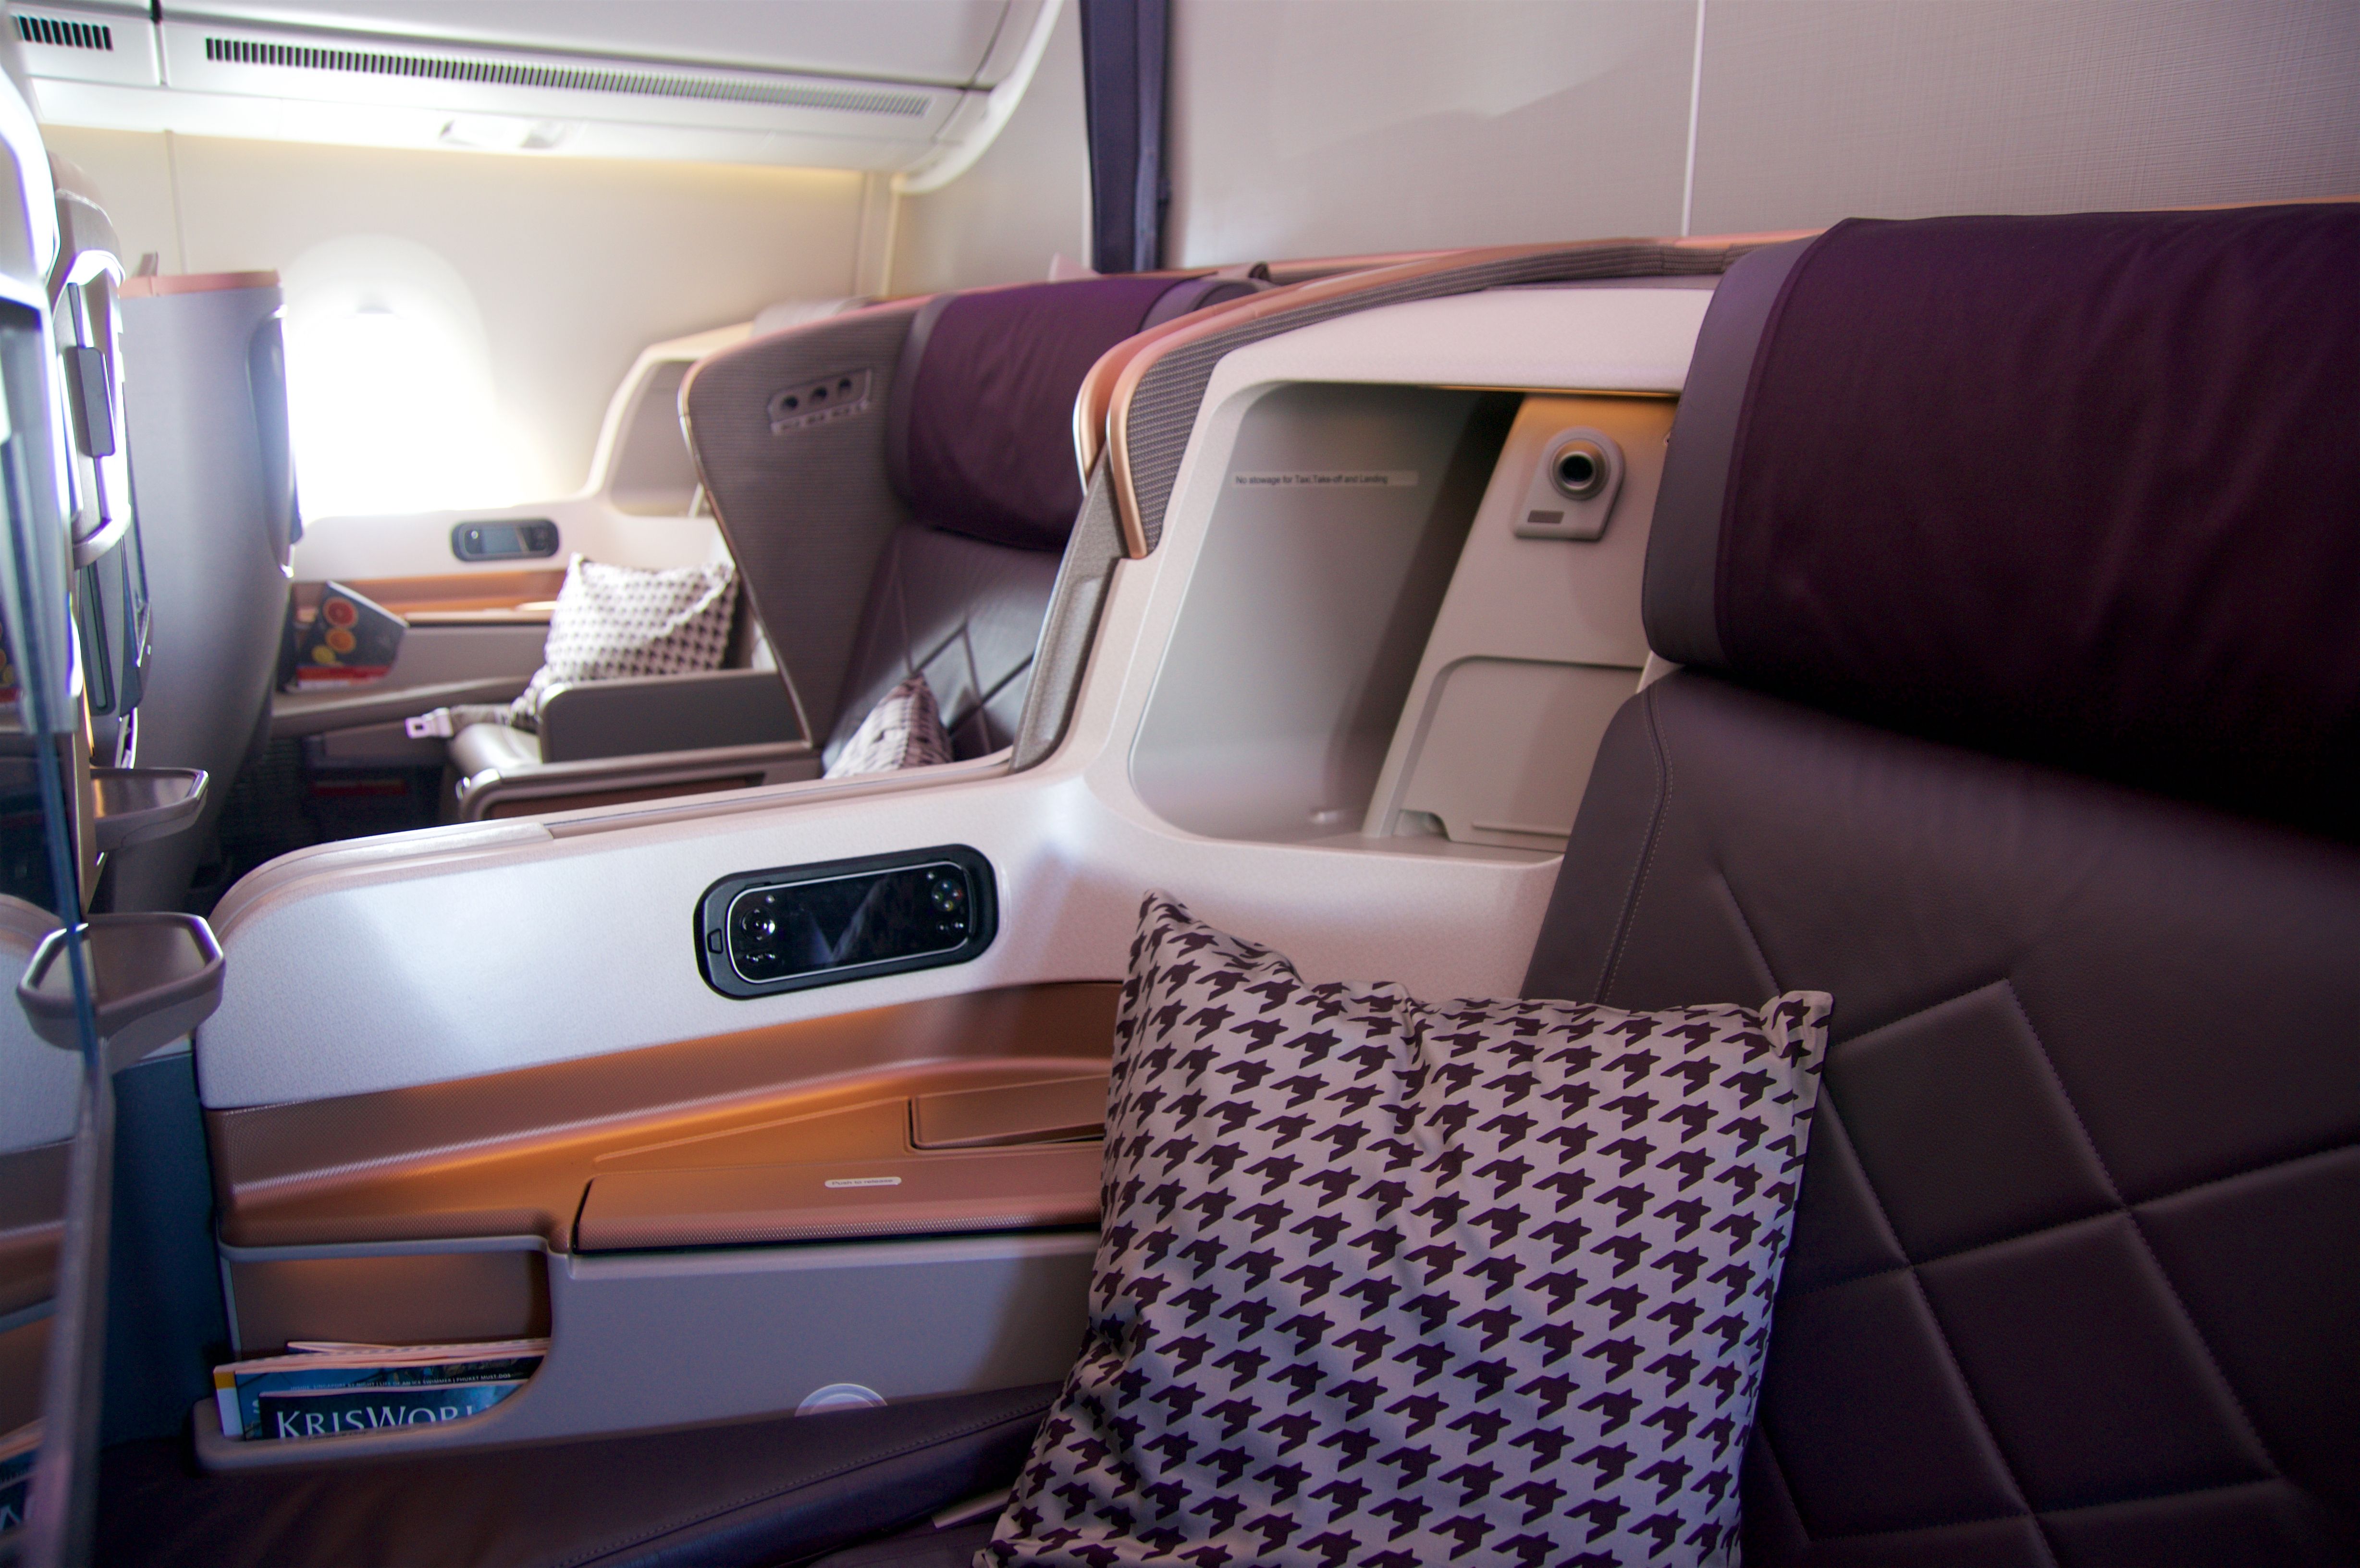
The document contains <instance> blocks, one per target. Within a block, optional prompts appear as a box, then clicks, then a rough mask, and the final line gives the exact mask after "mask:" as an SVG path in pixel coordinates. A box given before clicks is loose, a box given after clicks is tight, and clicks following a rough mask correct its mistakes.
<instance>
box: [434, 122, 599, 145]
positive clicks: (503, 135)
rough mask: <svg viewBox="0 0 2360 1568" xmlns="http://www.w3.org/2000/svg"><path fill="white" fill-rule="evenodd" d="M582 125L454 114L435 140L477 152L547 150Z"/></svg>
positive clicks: (444, 123)
mask: <svg viewBox="0 0 2360 1568" xmlns="http://www.w3.org/2000/svg"><path fill="white" fill-rule="evenodd" d="M578 129H580V127H579V126H577V125H574V124H572V123H571V122H569V121H565V120H519V119H517V118H515V117H514V116H512V115H508V114H454V115H453V116H452V117H451V118H450V119H448V120H445V121H443V129H442V130H441V131H439V132H437V133H436V135H435V137H434V139H435V140H436V141H439V142H441V143H443V145H444V146H445V147H468V148H472V149H473V150H475V151H477V152H547V151H548V150H549V149H550V148H552V147H557V146H559V145H560V144H562V143H563V142H564V141H565V140H566V138H568V137H569V136H573V135H574V132H575V131H576V130H578Z"/></svg>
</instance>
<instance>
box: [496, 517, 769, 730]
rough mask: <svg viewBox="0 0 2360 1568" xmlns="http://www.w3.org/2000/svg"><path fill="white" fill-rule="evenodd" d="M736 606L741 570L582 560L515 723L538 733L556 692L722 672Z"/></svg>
mask: <svg viewBox="0 0 2360 1568" xmlns="http://www.w3.org/2000/svg"><path fill="white" fill-rule="evenodd" d="M736 608H737V568H736V567H735V566H733V565H732V564H731V563H729V562H728V561H716V562H713V563H711V564H708V565H705V566H683V567H676V568H673V569H672V570H670V571H665V572H650V571H647V570H646V569H644V568H641V567H637V566H615V565H612V564H610V563H608V562H606V561H592V560H589V559H588V558H587V557H585V556H579V555H577V556H575V557H574V560H573V561H571V562H570V563H569V564H568V565H567V566H566V568H565V585H564V586H563V587H562V588H560V589H559V590H558V591H557V605H556V608H554V609H553V610H552V611H551V612H550V615H549V640H548V641H547V642H546V643H544V644H542V645H541V668H540V669H539V670H536V671H535V672H534V673H533V677H532V680H531V681H530V682H529V683H528V684H527V685H526V687H525V689H524V694H523V695H521V696H519V698H518V699H517V700H516V701H515V702H513V703H512V704H510V706H509V708H508V723H509V724H514V725H515V726H516V727H517V728H519V729H523V730H530V729H534V728H537V727H538V726H539V724H540V721H541V697H542V695H543V694H544V693H546V692H547V691H549V690H550V688H552V687H553V686H571V685H574V684H575V683H576V682H579V681H612V680H615V679H617V678H619V677H622V676H626V675H686V674H688V673H690V672H691V671H694V670H718V669H719V668H721V659H722V656H723V655H724V654H726V653H727V651H728V648H729V621H730V615H731V612H732V611H733V610H735V609H736Z"/></svg>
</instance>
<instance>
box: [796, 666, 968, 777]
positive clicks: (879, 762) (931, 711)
mask: <svg viewBox="0 0 2360 1568" xmlns="http://www.w3.org/2000/svg"><path fill="white" fill-rule="evenodd" d="M950 759H951V737H950V736H949V735H946V734H945V733H944V731H943V715H942V712H941V710H940V709H938V708H936V707H935V706H934V688H933V687H931V686H928V685H927V684H926V678H925V677H924V676H923V675H912V676H911V677H910V678H909V679H908V680H907V681H902V682H901V684H900V685H899V686H896V687H894V688H893V690H891V691H888V692H886V693H885V695H883V696H882V697H880V698H879V699H878V700H877V705H876V706H875V707H873V708H871V709H869V716H868V717H867V718H865V719H863V720H861V721H860V727H859V728H858V729H857V730H855V731H853V732H852V738H851V739H850V740H847V741H846V742H845V743H844V749H843V750H842V751H839V752H837V753H836V760H835V761H834V762H831V763H829V764H828V768H827V772H826V774H825V776H824V777H826V778H829V779H849V778H851V777H852V776H853V775H854V774H856V773H894V772H898V771H900V770H901V769H902V768H932V767H933V766H934V764H935V763H937V762H948V761H949V760H950Z"/></svg>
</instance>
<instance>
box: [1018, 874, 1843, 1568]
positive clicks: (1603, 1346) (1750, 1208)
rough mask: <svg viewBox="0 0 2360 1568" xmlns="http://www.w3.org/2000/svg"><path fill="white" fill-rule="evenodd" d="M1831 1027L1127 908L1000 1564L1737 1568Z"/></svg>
mask: <svg viewBox="0 0 2360 1568" xmlns="http://www.w3.org/2000/svg"><path fill="white" fill-rule="evenodd" d="M1829 1008H1830V1001H1829V998H1828V997H1827V996H1825V995H1824V994H1821V993H1817V992H1792V993H1788V994H1787V995H1785V996H1778V997H1775V998H1774V999H1772V1000H1771V1001H1769V1002H1768V1003H1765V1005H1764V1006H1763V1007H1758V1008H1754V1007H1735V1006H1714V1007H1677V1008H1671V1009H1667V1010H1665V1011H1661V1012H1653V1013H1631V1012H1622V1011H1619V1010H1617V1009H1615V1008H1612V1007H1597V1006H1591V1005H1588V1004H1582V1003H1574V1002H1551V1001H1515V1000H1510V1001H1453V1002H1441V1003H1426V1002H1421V1001H1418V1000H1417V999H1415V997H1412V996H1409V995H1407V994H1406V993H1405V992H1404V991H1403V990H1402V989H1401V988H1400V987H1398V986H1395V985H1341V984H1331V985H1307V984H1306V983H1305V981H1304V980H1303V978H1302V977H1301V976H1300V975H1298V974H1297V973H1296V972H1295V968H1294V966H1293V965H1292V964H1289V963H1288V962H1287V961H1286V960H1285V959H1284V958H1283V957H1281V956H1280V955H1279V954H1277V953H1273V952H1271V951H1269V950H1268V949H1266V948H1262V947H1258V946H1256V945H1255V944H1253V943H1252V942H1245V941H1241V940H1240V939H1239V938H1236V937H1233V936H1229V935H1227V934H1225V933H1223V932H1221V931H1216V930H1214V929H1213V928H1211V927H1209V926H1207V925H1204V924H1202V923H1201V922H1199V921H1197V920H1196V919H1194V918H1193V917H1192V916H1191V915H1190V914H1189V913H1188V911H1187V910H1186V909H1184V908H1182V907H1181V906H1180V905H1179V904H1177V903H1175V902H1174V901H1173V900H1172V899H1171V898H1167V897H1164V896H1163V895H1160V894H1150V895H1149V897H1148V899H1147V902H1146V904H1145V906H1144V908H1143V909H1142V917H1141V931H1140V934H1139V938H1138V941H1137V942H1136V944H1135V945H1134V947H1133V949H1132V957H1131V975H1130V979H1129V981H1128V983H1127V984H1126V985H1125V987H1124V990H1123V996H1122V1008H1121V1013H1120V1022H1119V1024H1118V1026H1117V1031H1116V1039H1115V1047H1114V1062H1113V1075H1112V1078H1111V1081H1110V1083H1109V1091H1108V1096H1109V1098H1108V1112H1107V1127H1106V1137H1107V1142H1106V1164H1105V1170H1104V1176H1103V1212H1104V1218H1103V1222H1102V1223H1103V1226H1104V1231H1103V1236H1102V1239H1101V1241H1100V1244H1099V1248H1098V1261H1097V1268H1096V1271H1095V1274H1094V1277H1093V1279H1092V1281H1091V1287H1090V1299H1089V1325H1088V1330H1087V1337H1086V1339H1085V1342H1084V1345H1083V1349H1082V1355H1081V1357H1080V1360H1079V1361H1078V1362H1077V1363H1076V1366H1075V1367H1074V1370H1073V1373H1072V1375H1071V1376H1070V1377H1068V1378H1067V1380H1066V1383H1065V1389H1064V1391H1063V1393H1062V1394H1061V1395H1060V1397H1059V1399H1058V1401H1057V1403H1056V1404H1055V1406H1054V1407H1053V1409H1052V1410H1051V1412H1050V1415H1049V1418H1048V1420H1047V1421H1046V1423H1045V1424H1044V1425H1043V1429H1042V1432H1041V1436H1040V1438H1039V1440H1038V1442H1037V1443H1036V1444H1035V1446H1034V1448H1033V1452H1032V1458H1031V1461H1030V1462H1029V1464H1028V1465H1027V1466H1026V1468H1025V1470H1024V1473H1023V1474H1022V1476H1021V1477H1020V1478H1019V1480H1018V1482H1017V1485H1016V1488H1015V1494H1014V1497H1013V1498H1012V1499H1011V1504H1010V1506H1009V1508H1008V1510H1007V1512H1006V1513H1005V1514H1004V1515H1003V1516H1002V1518H1001V1522H1000V1527H999V1529H998V1531H997V1532H996V1534H995V1535H994V1537H993V1540H992V1543H991V1546H990V1548H989V1554H988V1555H987V1556H985V1557H979V1558H978V1562H989V1563H998V1564H1011V1565H1012V1564H1058V1565H1063V1564H1076V1565H1080V1564H1087V1565H1090V1568H1104V1565H1107V1564H1114V1563H1174V1564H1187V1565H1189V1568H1217V1565H1232V1568H1234V1565H1242V1564H1246V1563H1267V1564H1303V1565H1306V1568H1310V1565H1318V1568H1420V1565H1424V1564H1436V1563H1453V1562H1458V1563H1482V1564H1491V1563H1512V1564H1519V1565H1528V1568H1563V1565H1568V1564H1574V1565H1580V1568H1606V1565H1608V1564H1613V1563H1627V1564H1639V1563H1647V1564H1656V1563H1662V1564H1699V1563H1712V1564H1719V1563H1729V1562H1732V1560H1733V1552H1734V1551H1735V1544H1736V1540H1737V1524H1738V1494H1737V1486H1736V1475H1737V1465H1738V1459H1739V1456H1740V1455H1741V1454H1743V1452H1744V1449H1745V1443H1746V1438H1747V1435H1748V1433H1749V1432H1750V1430H1751V1428H1752V1424H1753V1417H1754V1393H1755V1389H1756V1388H1757V1386H1758V1385H1759V1382H1760V1379H1761V1372H1762V1364H1763V1356H1764V1351H1765V1345H1766V1343H1767V1338H1768V1323H1769V1319H1770V1303H1771V1300H1772V1298H1773V1296H1774V1295H1775V1291H1776V1288H1777V1280H1778V1269H1779V1263H1780V1259H1781V1257H1782V1255H1783V1253H1784V1252H1785V1249H1786V1237H1787V1232H1788V1227H1789V1224H1790V1219H1791V1215H1792V1212H1793V1203H1794V1198H1795V1188H1796V1182H1797V1173H1798V1172H1799V1171H1801V1169H1802V1161H1803V1155H1804V1149H1805V1144H1806V1141H1807V1139H1808V1134H1809V1126H1810V1113H1811V1107H1812V1105H1813V1103H1814V1101H1815V1099H1816V1097H1817V1093H1818V1087H1819V1079H1818V1071H1819V1059H1820V1056H1821V1054H1822V1052H1823V1051H1824V1049H1825V1045H1826V1018H1827V1015H1828V1011H1829Z"/></svg>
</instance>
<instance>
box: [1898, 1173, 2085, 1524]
mask: <svg viewBox="0 0 2360 1568" xmlns="http://www.w3.org/2000/svg"><path fill="white" fill-rule="evenodd" d="M1861 1180H1862V1181H1863V1183H1865V1184H1866V1185H1867V1187H1868V1189H1869V1191H1870V1192H1875V1191H1876V1183H1874V1181H1869V1180H1868V1171H1867V1169H1866V1168H1865V1167H1863V1169H1862V1171H1861ZM1877 1205H1878V1207H1880V1208H1882V1207H1883V1206H1884V1200H1883V1199H1882V1198H1880V1199H1878V1200H1877ZM1892 1223H1893V1220H1892V1216H1890V1215H1887V1216H1886V1218H1885V1224H1887V1225H1891V1224H1892ZM1896 1234H1898V1233H1896ZM1909 1286H1910V1289H1911V1290H1915V1291H1917V1304H1918V1305H1919V1306H1921V1307H1924V1308H1925V1309H1926V1317H1927V1320H1928V1322H1930V1323H1932V1324H1933V1325H1934V1341H1935V1343H1936V1344H1938V1345H1940V1346H1941V1347H1942V1356H1943V1359H1945V1360H1946V1361H1948V1362H1949V1363H1950V1371H1951V1373H1952V1375H1953V1376H1955V1377H1957V1378H1958V1379H1959V1386H1960V1387H1961V1388H1964V1389H1965V1390H1966V1393H1967V1408H1968V1409H1969V1410H1972V1411H1974V1413H1975V1421H1976V1424H1977V1425H1979V1426H1981V1427H1982V1428H1983V1440H1984V1441H1985V1442H1987V1443H1990V1444H1991V1448H1992V1453H1993V1454H1994V1455H1996V1456H1997V1457H1998V1459H1999V1467H2000V1472H2001V1473H2002V1474H2003V1475H2005V1476H2006V1477H2007V1484H2008V1485H2009V1486H2011V1487H2013V1488H2015V1491H2016V1502H2017V1504H2018V1506H2020V1507H2021V1508H2023V1510H2024V1512H2025V1514H2026V1515H2027V1517H2029V1518H2030V1519H2032V1522H2033V1529H2034V1530H2036V1531H2038V1534H2039V1536H2040V1549H2041V1551H2042V1552H2043V1553H2045V1554H2046V1555H2047V1557H2048V1558H2049V1568H2057V1547H2056V1543H2055V1542H2053V1541H2050V1540H2049V1532H2048V1531H2047V1530H2045V1529H2043V1528H2042V1527H2041V1524H2040V1519H2039V1516H2038V1514H2036V1513H2034V1512H2033V1508H2032V1497H2031V1495H2030V1494H2029V1493H2027V1491H2026V1490H2025V1486H2024V1479H2023V1477H2022V1476H2020V1475H2017V1474H2016V1462H2015V1461H2014V1460H2012V1459H2010V1458H2008V1456H2007V1450H2006V1449H2005V1448H2004V1447H2002V1446H2001V1444H2000V1441H1999V1433H1998V1432H1994V1430H1992V1421H1991V1417H1990V1416H1988V1415H1986V1414H1984V1413H1983V1399H1982V1398H1981V1397H1980V1396H1978V1395H1977V1394H1976V1393H1975V1385H1974V1380H1973V1379H1972V1378H1971V1377H1968V1376H1967V1368H1966V1366H1965V1364H1964V1363H1963V1362H1961V1360H1960V1359H1959V1353H1958V1351H1957V1349H1956V1348H1955V1347H1953V1346H1952V1345H1951V1344H1950V1330H1948V1329H1946V1328H1944V1327H1943V1326H1942V1316H1941V1314H1940V1313H1939V1312H1936V1311H1935V1310H1934V1298H1933V1297H1932V1295H1930V1294H1929V1293H1928V1291H1927V1290H1926V1281H1925V1280H1923V1279H1919V1278H1917V1269H1914V1268H1913V1269H1910V1270H1909Z"/></svg>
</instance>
